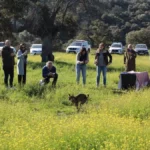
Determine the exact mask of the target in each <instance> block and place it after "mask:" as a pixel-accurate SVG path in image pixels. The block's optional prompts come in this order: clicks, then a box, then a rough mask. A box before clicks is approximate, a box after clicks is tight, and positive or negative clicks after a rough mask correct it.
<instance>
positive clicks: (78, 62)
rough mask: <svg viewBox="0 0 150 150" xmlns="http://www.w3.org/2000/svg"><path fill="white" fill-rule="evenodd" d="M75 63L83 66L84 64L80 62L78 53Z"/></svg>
mask: <svg viewBox="0 0 150 150" xmlns="http://www.w3.org/2000/svg"><path fill="white" fill-rule="evenodd" d="M76 62H77V64H83V63H84V62H83V61H80V53H78V54H77V57H76Z"/></svg>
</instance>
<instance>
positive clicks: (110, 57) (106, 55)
mask: <svg viewBox="0 0 150 150" xmlns="http://www.w3.org/2000/svg"><path fill="white" fill-rule="evenodd" d="M99 55H100V53H99V52H96V55H95V59H99ZM103 57H104V62H105V64H106V66H107V65H108V63H112V56H111V54H110V53H109V52H108V51H107V50H104V51H103ZM108 58H109V60H108ZM96 65H97V64H96Z"/></svg>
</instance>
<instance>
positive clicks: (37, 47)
mask: <svg viewBox="0 0 150 150" xmlns="http://www.w3.org/2000/svg"><path fill="white" fill-rule="evenodd" d="M41 53H42V44H32V46H31V48H30V54H32V55H37V54H41Z"/></svg>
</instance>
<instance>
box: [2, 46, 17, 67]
mask: <svg viewBox="0 0 150 150" xmlns="http://www.w3.org/2000/svg"><path fill="white" fill-rule="evenodd" d="M12 53H14V51H13V49H12V48H10V47H8V46H5V47H3V49H2V61H3V66H4V67H13V66H14V65H15V61H14V56H11V54H12Z"/></svg>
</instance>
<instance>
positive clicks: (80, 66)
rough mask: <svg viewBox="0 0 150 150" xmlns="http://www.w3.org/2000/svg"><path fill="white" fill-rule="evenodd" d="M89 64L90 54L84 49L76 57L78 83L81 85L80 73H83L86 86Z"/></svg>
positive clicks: (83, 81)
mask: <svg viewBox="0 0 150 150" xmlns="http://www.w3.org/2000/svg"><path fill="white" fill-rule="evenodd" d="M88 62H89V57H88V52H87V51H86V48H84V47H83V48H82V49H81V50H80V52H79V53H78V54H77V57H76V82H77V84H79V81H80V72H82V78H83V80H82V83H83V85H85V84H86V64H87V63H88Z"/></svg>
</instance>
